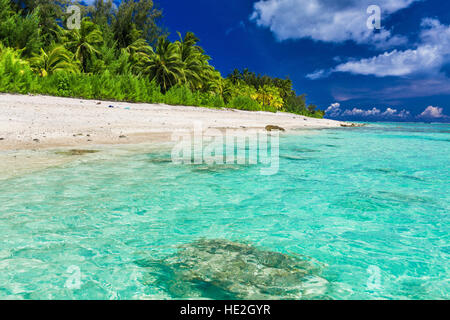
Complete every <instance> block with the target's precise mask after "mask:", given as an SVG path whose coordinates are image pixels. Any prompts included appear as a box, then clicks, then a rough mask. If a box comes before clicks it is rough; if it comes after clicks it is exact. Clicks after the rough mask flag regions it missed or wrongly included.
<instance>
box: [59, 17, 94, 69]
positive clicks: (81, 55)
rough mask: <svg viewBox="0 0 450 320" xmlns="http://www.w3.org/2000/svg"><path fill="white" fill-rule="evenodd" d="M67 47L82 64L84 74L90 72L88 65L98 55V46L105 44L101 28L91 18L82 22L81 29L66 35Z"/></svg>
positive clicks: (68, 32) (67, 32)
mask: <svg viewBox="0 0 450 320" xmlns="http://www.w3.org/2000/svg"><path fill="white" fill-rule="evenodd" d="M64 40H65V45H66V47H67V48H68V49H69V50H71V51H72V52H73V53H74V55H75V57H76V59H78V60H79V61H80V63H81V68H82V70H83V72H89V71H90V70H89V69H88V64H89V63H90V62H92V59H93V57H94V56H95V55H98V54H99V53H100V52H99V51H98V46H99V45H101V44H102V43H103V36H102V32H101V31H100V28H99V27H98V26H97V25H96V24H94V23H93V22H92V21H91V20H90V19H89V18H84V19H83V21H81V28H80V29H73V30H70V31H66V32H65V33H64Z"/></svg>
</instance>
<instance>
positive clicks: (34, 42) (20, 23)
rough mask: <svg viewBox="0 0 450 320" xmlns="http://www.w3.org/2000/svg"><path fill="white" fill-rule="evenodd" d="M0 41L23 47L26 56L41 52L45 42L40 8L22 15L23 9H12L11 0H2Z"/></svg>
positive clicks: (0, 1)
mask: <svg viewBox="0 0 450 320" xmlns="http://www.w3.org/2000/svg"><path fill="white" fill-rule="evenodd" d="M0 41H1V42H2V43H3V44H4V45H5V46H7V47H11V48H15V49H23V50H22V54H23V55H24V56H26V57H29V56H31V54H32V53H35V52H39V49H40V48H41V47H42V44H43V42H42V36H41V29H40V24H39V9H37V10H35V11H33V12H31V13H28V14H26V15H22V11H14V10H12V7H11V3H10V0H0Z"/></svg>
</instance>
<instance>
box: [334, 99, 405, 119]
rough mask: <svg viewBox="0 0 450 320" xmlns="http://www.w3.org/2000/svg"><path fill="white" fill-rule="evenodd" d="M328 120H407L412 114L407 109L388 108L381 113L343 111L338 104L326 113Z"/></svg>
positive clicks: (378, 111) (354, 109) (358, 109)
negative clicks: (346, 118) (352, 118)
mask: <svg viewBox="0 0 450 320" xmlns="http://www.w3.org/2000/svg"><path fill="white" fill-rule="evenodd" d="M325 114H326V116H327V117H328V118H345V117H356V118H370V119H377V120H394V119H407V118H409V117H410V116H411V113H410V112H409V111H407V110H405V109H403V110H401V111H398V110H397V109H392V108H386V110H385V111H384V112H381V110H380V109H378V108H375V107H374V108H372V109H360V108H353V109H345V110H343V109H341V105H340V104H339V103H337V102H335V103H333V104H331V105H330V106H329V107H328V108H327V109H326V111H325Z"/></svg>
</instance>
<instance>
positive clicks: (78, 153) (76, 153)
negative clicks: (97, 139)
mask: <svg viewBox="0 0 450 320" xmlns="http://www.w3.org/2000/svg"><path fill="white" fill-rule="evenodd" d="M97 152H100V151H99V150H82V149H72V150H67V151H58V152H56V154H59V155H63V156H83V155H85V154H91V153H97Z"/></svg>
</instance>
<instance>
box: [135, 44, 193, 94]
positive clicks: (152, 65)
mask: <svg viewBox="0 0 450 320" xmlns="http://www.w3.org/2000/svg"><path fill="white" fill-rule="evenodd" d="M141 66H142V73H143V74H146V75H148V76H149V78H150V81H152V80H155V81H156V82H157V83H158V84H159V85H160V87H161V92H162V93H166V92H167V91H168V90H169V89H170V88H171V87H173V86H174V85H177V84H181V83H183V80H184V79H185V75H184V70H183V69H184V63H183V62H182V61H181V59H180V54H179V50H178V46H177V45H175V44H174V43H171V42H170V41H169V40H167V39H166V38H165V37H161V38H159V39H158V43H157V46H156V51H155V52H154V53H153V54H150V55H143V56H142V60H141Z"/></svg>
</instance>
